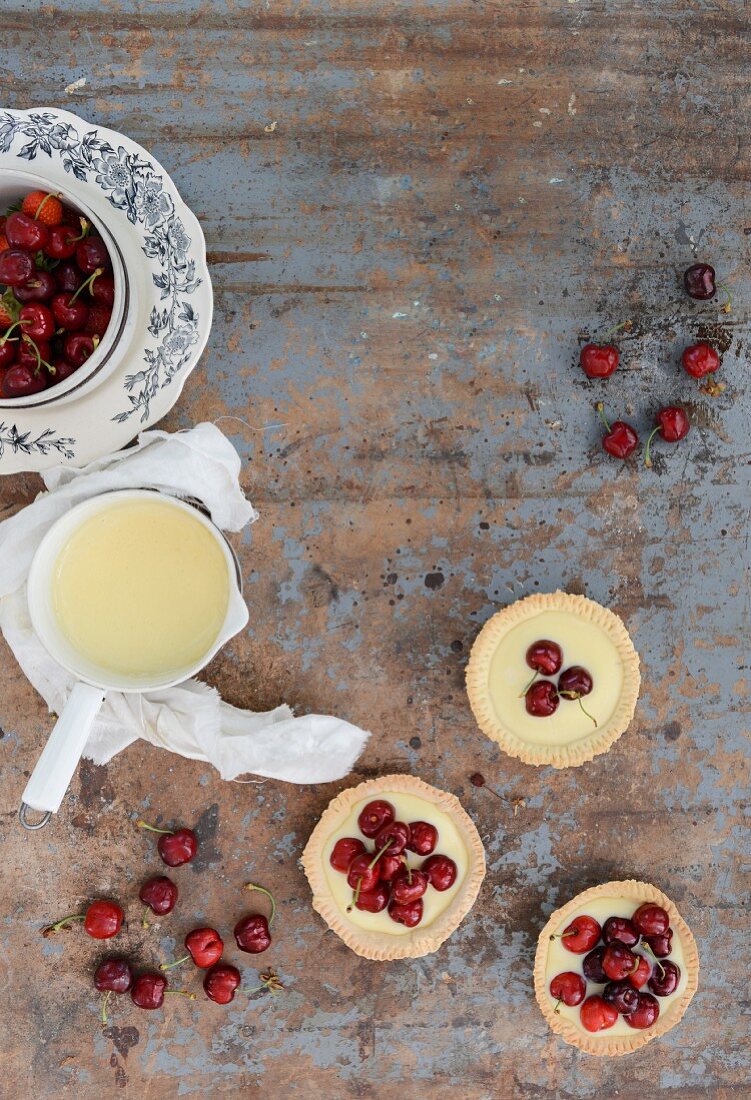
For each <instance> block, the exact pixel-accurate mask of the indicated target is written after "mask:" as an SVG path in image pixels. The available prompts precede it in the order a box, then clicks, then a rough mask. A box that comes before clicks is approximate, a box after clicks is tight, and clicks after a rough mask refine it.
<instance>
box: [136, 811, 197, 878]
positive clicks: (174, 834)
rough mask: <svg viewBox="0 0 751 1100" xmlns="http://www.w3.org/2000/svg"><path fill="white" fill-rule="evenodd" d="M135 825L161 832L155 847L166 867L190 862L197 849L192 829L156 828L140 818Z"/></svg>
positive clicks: (150, 830) (179, 865)
mask: <svg viewBox="0 0 751 1100" xmlns="http://www.w3.org/2000/svg"><path fill="white" fill-rule="evenodd" d="M136 825H137V826H138V827H139V829H148V830H149V832H152V833H161V834H162V835H161V836H160V837H159V840H158V841H157V849H158V851H159V855H160V856H161V857H162V861H163V862H164V863H166V864H167V866H168V867H182V865H183V864H184V863H190V861H191V860H192V859H193V857H194V856H195V854H196V852H197V851H198V837H197V836H196V834H195V833H194V832H193V830H192V829H186V828H184V827H183V828H181V829H174V830H173V829H157V828H155V827H154V826H153V825H148V824H147V823H146V822H145V821H142V820H138V821H137V822H136Z"/></svg>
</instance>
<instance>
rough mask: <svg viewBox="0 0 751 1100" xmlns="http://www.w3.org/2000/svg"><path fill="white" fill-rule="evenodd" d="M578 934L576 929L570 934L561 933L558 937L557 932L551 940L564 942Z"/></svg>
mask: <svg viewBox="0 0 751 1100" xmlns="http://www.w3.org/2000/svg"><path fill="white" fill-rule="evenodd" d="M576 933H577V930H576V928H572V929H571V931H570V932H561V934H560V935H558V934H557V933H556V932H554V933H553V935H552V936H551V937H550V938H551V940H563V939H565V938H566V936H575V935H576Z"/></svg>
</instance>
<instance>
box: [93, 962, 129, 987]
mask: <svg viewBox="0 0 751 1100" xmlns="http://www.w3.org/2000/svg"><path fill="white" fill-rule="evenodd" d="M132 984H133V974H132V973H131V969H130V966H129V964H128V961H127V959H104V961H103V962H100V964H99V966H98V967H97V968H96V970H95V971H94V985H95V986H96V988H97V989H98V990H100V992H102V993H127V992H128V990H129V989H130V987H131V985H132Z"/></svg>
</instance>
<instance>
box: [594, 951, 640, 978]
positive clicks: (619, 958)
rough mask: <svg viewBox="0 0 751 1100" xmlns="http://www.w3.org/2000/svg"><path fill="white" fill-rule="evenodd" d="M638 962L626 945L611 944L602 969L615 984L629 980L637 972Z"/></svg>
mask: <svg viewBox="0 0 751 1100" xmlns="http://www.w3.org/2000/svg"><path fill="white" fill-rule="evenodd" d="M637 965H638V961H637V958H636V956H635V955H634V953H633V951H631V950H630V949H629V948H628V947H626V945H625V943H611V944H610V946H609V947H606V948H605V954H604V955H603V956H602V969H603V970H604V971H605V973H606V974H607V976H608V977H609V978H610V979H611V980H612V981H614V982H618V981H621V980H622V979H623V978H627V977H628V976H629V974H633V973H635V971H636V968H637Z"/></svg>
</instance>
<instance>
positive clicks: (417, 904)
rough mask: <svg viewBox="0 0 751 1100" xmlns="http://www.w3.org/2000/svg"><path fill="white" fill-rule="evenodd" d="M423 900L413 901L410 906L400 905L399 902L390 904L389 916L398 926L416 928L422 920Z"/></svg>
mask: <svg viewBox="0 0 751 1100" xmlns="http://www.w3.org/2000/svg"><path fill="white" fill-rule="evenodd" d="M422 909H423V906H422V898H418V899H417V901H412V902H410V903H409V905H399V904H398V903H397V902H394V901H392V902H390V903H389V916H390V917H391V919H392V920H393V921H396V923H397V924H403V925H405V927H407V928H415V927H416V926H417V925H418V924H419V923H420V921H421V920H422Z"/></svg>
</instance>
